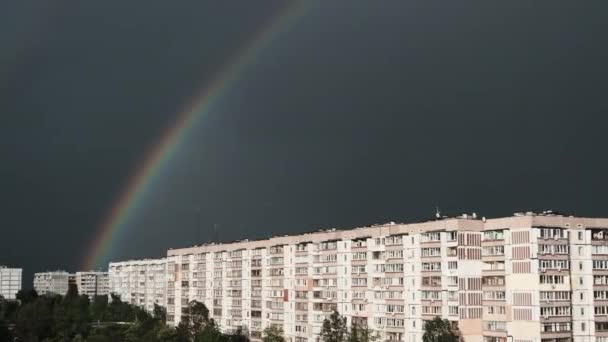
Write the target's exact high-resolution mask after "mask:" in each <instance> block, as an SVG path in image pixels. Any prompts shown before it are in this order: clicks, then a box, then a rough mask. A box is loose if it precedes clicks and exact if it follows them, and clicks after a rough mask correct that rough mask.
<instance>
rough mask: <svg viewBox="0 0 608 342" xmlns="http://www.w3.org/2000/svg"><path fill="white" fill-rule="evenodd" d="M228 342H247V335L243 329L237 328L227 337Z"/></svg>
mask: <svg viewBox="0 0 608 342" xmlns="http://www.w3.org/2000/svg"><path fill="white" fill-rule="evenodd" d="M228 341H229V342H249V334H248V333H247V332H246V331H244V330H243V327H242V326H241V327H238V328H237V329H236V331H235V332H234V334H232V335H229V336H228Z"/></svg>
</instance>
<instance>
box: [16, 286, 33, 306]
mask: <svg viewBox="0 0 608 342" xmlns="http://www.w3.org/2000/svg"><path fill="white" fill-rule="evenodd" d="M16 298H17V300H18V301H20V302H21V304H28V303H31V302H33V301H35V300H36V298H38V292H36V290H33V289H32V290H29V291H26V290H19V292H17V295H16Z"/></svg>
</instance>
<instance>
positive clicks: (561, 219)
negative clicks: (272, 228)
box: [167, 213, 608, 342]
mask: <svg viewBox="0 0 608 342" xmlns="http://www.w3.org/2000/svg"><path fill="white" fill-rule="evenodd" d="M193 300H197V301H201V302H204V303H205V304H206V305H207V306H208V308H209V310H210V313H211V315H212V317H214V318H215V319H216V320H217V321H218V322H219V323H220V325H221V327H222V328H223V329H224V330H226V331H234V330H236V329H237V328H239V327H241V328H243V329H244V330H245V331H248V332H249V333H250V334H251V336H252V338H253V339H254V340H256V339H259V338H260V336H261V332H262V331H263V329H264V328H266V327H268V326H270V325H276V326H279V327H281V328H282V329H283V330H284V333H285V336H286V338H287V340H288V341H297V342H305V341H315V340H316V337H317V336H318V334H319V332H320V329H321V324H322V321H323V319H324V318H325V317H327V316H328V315H329V314H330V313H331V312H332V311H333V310H338V311H339V312H340V313H341V314H342V315H344V316H346V317H347V319H348V322H349V324H352V323H357V324H361V325H366V326H368V327H369V328H371V329H373V330H375V331H377V332H379V333H380V334H381V336H382V339H383V340H397V341H421V340H422V335H423V333H424V321H425V320H429V319H432V318H434V317H435V316H441V317H443V318H446V319H448V320H449V321H450V322H452V325H453V327H454V328H455V329H456V330H457V331H458V332H459V334H460V335H461V336H462V337H463V338H464V340H465V341H480V342H481V341H483V342H568V341H576V342H592V341H596V342H608V219H589V218H576V217H566V216H559V215H553V214H542V215H539V214H530V213H528V214H518V215H516V216H513V217H506V218H498V219H490V220H485V219H484V220H481V219H478V218H472V217H460V218H454V219H441V220H436V221H429V222H424V223H415V224H387V225H381V226H374V227H365V228H357V229H351V230H340V231H336V230H332V231H320V232H316V233H310V234H302V235H297V236H282V237H273V238H271V239H268V240H261V241H241V242H235V243H229V244H211V245H206V246H199V247H191V248H184V249H174V250H169V251H168V256H167V312H168V319H169V322H170V323H172V324H177V323H178V322H180V320H181V319H182V318H183V317H185V316H187V314H188V303H190V302H191V301H193Z"/></svg>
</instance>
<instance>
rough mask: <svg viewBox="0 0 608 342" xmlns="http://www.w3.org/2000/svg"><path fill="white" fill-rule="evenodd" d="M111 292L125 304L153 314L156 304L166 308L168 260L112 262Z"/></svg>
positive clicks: (110, 271) (110, 266) (110, 268)
mask: <svg viewBox="0 0 608 342" xmlns="http://www.w3.org/2000/svg"><path fill="white" fill-rule="evenodd" d="M108 271H109V283H110V288H109V291H110V293H111V294H114V295H117V296H119V297H120V299H121V300H122V301H124V302H127V303H130V304H133V305H137V306H140V307H142V308H143V309H145V310H147V311H148V312H152V311H153V310H154V304H157V305H160V306H163V307H165V306H166V302H165V294H166V287H167V279H166V276H167V259H164V258H163V259H145V260H129V261H122V262H111V263H110V265H109V267H108Z"/></svg>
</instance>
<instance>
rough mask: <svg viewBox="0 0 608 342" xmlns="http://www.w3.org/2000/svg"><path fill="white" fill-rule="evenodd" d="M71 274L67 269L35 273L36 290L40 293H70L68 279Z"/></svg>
mask: <svg viewBox="0 0 608 342" xmlns="http://www.w3.org/2000/svg"><path fill="white" fill-rule="evenodd" d="M69 276H70V274H69V273H68V272H66V271H54V272H41V273H35V274H34V290H36V292H38V294H39V295H53V294H55V295H62V296H64V295H65V294H66V293H68V279H69Z"/></svg>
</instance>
